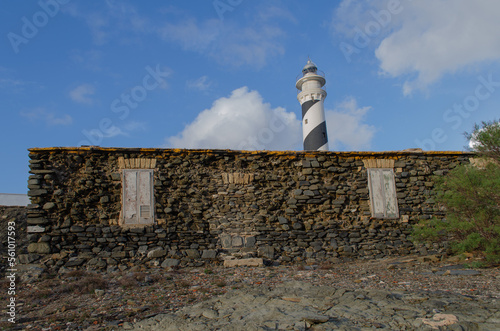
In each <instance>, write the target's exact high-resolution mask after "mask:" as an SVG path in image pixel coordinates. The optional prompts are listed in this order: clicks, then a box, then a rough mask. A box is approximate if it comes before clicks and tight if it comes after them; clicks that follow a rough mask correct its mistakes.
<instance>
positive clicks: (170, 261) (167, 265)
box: [161, 259, 180, 268]
mask: <svg viewBox="0 0 500 331" xmlns="http://www.w3.org/2000/svg"><path fill="white" fill-rule="evenodd" d="M179 264H180V261H179V260H177V259H165V260H164V261H163V263H162V264H161V267H162V268H171V267H177V266H178V265H179Z"/></svg>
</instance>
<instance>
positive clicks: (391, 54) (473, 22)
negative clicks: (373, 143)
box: [375, 0, 500, 95]
mask: <svg viewBox="0 0 500 331" xmlns="http://www.w3.org/2000/svg"><path fill="white" fill-rule="evenodd" d="M404 5H405V9H404V10H403V12H402V13H401V27H400V28H399V29H398V30H396V31H395V32H393V33H392V34H391V35H389V36H388V37H387V38H385V39H384V40H383V41H382V42H381V43H380V45H379V47H378V48H377V50H376V52H375V55H376V56H377V58H378V59H379V60H380V67H381V69H382V70H383V71H384V72H385V73H387V74H389V75H391V76H394V77H397V76H405V75H412V74H413V75H414V74H417V77H416V78H414V79H413V80H407V81H406V82H405V83H404V86H403V92H404V94H405V95H408V94H411V93H412V91H413V90H415V89H422V88H426V87H427V86H429V85H430V84H432V83H434V82H436V81H437V80H439V79H440V78H441V77H443V76H444V75H445V74H448V73H455V72H457V71H459V70H463V69H464V68H466V67H468V66H471V65H475V64H477V63H480V62H483V61H491V60H496V61H498V60H500V39H499V38H498V36H497V33H496V31H498V30H500V20H499V19H498V13H499V12H500V2H498V1H495V0H476V1H469V0H440V1H436V0H421V1H413V2H407V3H404Z"/></svg>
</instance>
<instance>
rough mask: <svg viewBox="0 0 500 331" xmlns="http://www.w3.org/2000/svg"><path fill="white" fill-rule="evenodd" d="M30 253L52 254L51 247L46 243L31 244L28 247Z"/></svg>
mask: <svg viewBox="0 0 500 331" xmlns="http://www.w3.org/2000/svg"><path fill="white" fill-rule="evenodd" d="M28 253H35V254H50V245H49V244H48V243H46V242H40V243H31V244H29V245H28Z"/></svg>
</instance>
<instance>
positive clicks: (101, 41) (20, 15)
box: [0, 0, 500, 193]
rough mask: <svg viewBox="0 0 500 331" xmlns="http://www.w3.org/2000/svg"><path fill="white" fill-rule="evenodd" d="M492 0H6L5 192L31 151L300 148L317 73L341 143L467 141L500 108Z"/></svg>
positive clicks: (18, 184) (0, 25)
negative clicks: (301, 93)
mask: <svg viewBox="0 0 500 331" xmlns="http://www.w3.org/2000/svg"><path fill="white" fill-rule="evenodd" d="M498 13H500V1H498V0H475V1H470V0H419V1H411V0H370V1H368V0H363V1H362V0H359V1H355V0H343V1H331V0H311V1H299V0H286V1H285V0H275V1H264V0H252V1H250V0H203V1H201V0H199V1H174V0H171V1H158V0H150V1H147V2H146V1H145V2H139V1H131V0H123V1H114V0H107V1H83V0H39V1H31V0H26V1H17V0H5V1H3V2H2V6H1V8H0V36H1V41H0V111H1V115H2V122H1V123H2V128H1V130H0V141H1V150H2V157H1V160H2V162H0V192H2V193H26V191H27V178H28V175H29V174H28V171H29V168H28V161H29V158H28V151H27V149H28V148H33V147H55V146H81V145H98V146H102V147H155V148H217V149H236V150H301V149H302V129H301V107H300V104H299V103H298V101H297V90H296V88H295V82H296V80H297V78H298V77H300V76H299V75H300V73H301V70H302V68H303V66H304V65H305V64H306V62H307V60H308V57H309V58H310V59H311V60H312V61H313V62H314V63H315V64H316V65H317V67H318V68H319V70H321V71H322V72H324V74H325V78H326V85H325V89H326V91H327V93H328V96H327V98H326V99H325V103H324V106H325V113H326V120H327V130H328V138H329V146H330V150H332V151H390V150H404V149H408V148H422V149H423V150H454V151H460V150H464V149H465V146H467V144H468V142H467V141H466V140H465V138H464V135H463V133H464V132H466V131H468V132H470V131H471V130H472V128H473V125H474V123H481V122H482V121H490V120H494V119H498V118H499V117H500V116H498V115H499V113H500V112H499V109H500V71H499V69H500V61H499V60H500V38H499V37H498V31H500V20H499V19H498Z"/></svg>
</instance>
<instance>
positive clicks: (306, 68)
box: [302, 59, 318, 75]
mask: <svg viewBox="0 0 500 331" xmlns="http://www.w3.org/2000/svg"><path fill="white" fill-rule="evenodd" d="M317 71H318V67H316V65H315V64H314V62H312V61H311V59H309V60H307V64H306V65H305V66H304V68H303V69H302V74H303V75H305V74H307V73H309V72H310V73H316V72H317Z"/></svg>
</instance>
